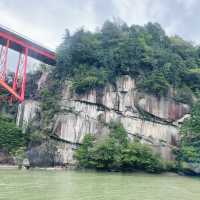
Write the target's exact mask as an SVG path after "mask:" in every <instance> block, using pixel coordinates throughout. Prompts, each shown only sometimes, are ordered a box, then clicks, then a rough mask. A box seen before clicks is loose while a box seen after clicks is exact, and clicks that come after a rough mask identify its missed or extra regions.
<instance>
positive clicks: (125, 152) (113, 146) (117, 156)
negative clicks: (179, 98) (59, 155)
mask: <svg viewBox="0 0 200 200" xmlns="http://www.w3.org/2000/svg"><path fill="white" fill-rule="evenodd" d="M109 126H110V134H109V136H108V137H104V138H101V139H95V138H94V137H93V136H91V135H89V134H88V135H86V136H85V138H84V140H83V144H82V145H81V146H80V148H79V149H78V150H77V151H76V154H75V158H76V159H77V160H78V162H79V165H80V167H84V168H94V169H99V170H117V171H135V170H144V171H147V172H155V173H158V172H161V171H163V170H164V165H163V163H162V161H161V158H160V157H159V156H158V155H155V154H154V153H153V151H152V149H151V148H150V147H148V146H147V145H144V144H141V143H139V142H130V141H128V136H127V133H126V131H125V129H124V128H123V126H122V125H121V124H119V123H116V122H112V123H111V124H110V125H109Z"/></svg>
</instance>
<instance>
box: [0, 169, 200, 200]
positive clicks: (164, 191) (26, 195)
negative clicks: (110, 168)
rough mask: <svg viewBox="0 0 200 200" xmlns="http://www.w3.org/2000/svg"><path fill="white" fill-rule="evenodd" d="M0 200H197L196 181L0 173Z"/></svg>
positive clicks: (199, 184)
mask: <svg viewBox="0 0 200 200" xmlns="http://www.w3.org/2000/svg"><path fill="white" fill-rule="evenodd" d="M0 200H200V178H191V177H182V176H178V175H170V174H168V175H167V174H165V175H152V174H143V173H133V174H121V173H95V172H78V171H36V170H35V171H34V170H33V171H31V170H30V171H25V170H22V171H18V170H0Z"/></svg>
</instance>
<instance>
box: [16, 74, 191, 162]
mask: <svg viewBox="0 0 200 200" xmlns="http://www.w3.org/2000/svg"><path fill="white" fill-rule="evenodd" d="M43 78H44V77H42V79H43ZM39 83H40V84H39V87H41V80H40V81H39ZM65 85H66V86H65V87H64V89H63V91H62V95H61V96H62V98H61V100H60V101H59V106H60V111H59V113H55V115H54V117H53V119H52V123H51V128H52V132H53V135H54V136H56V137H57V138H58V139H59V140H60V142H59V145H58V153H59V160H60V161H61V163H63V164H67V163H71V164H72V163H73V162H74V160H73V151H74V149H76V148H77V146H78V145H80V144H81V142H82V139H83V137H84V135H85V134H86V133H92V134H94V135H97V136H99V137H100V136H101V135H102V134H107V133H108V131H109V130H108V128H107V124H108V123H109V122H110V121H116V120H117V121H120V122H121V123H122V124H123V125H124V127H125V129H126V130H127V132H128V134H129V137H130V139H134V138H138V139H140V140H141V142H143V143H148V144H149V145H151V146H152V147H153V148H154V149H155V151H157V152H159V153H160V154H161V155H162V157H163V158H165V159H167V160H171V159H173V155H172V152H171V150H172V148H173V147H176V145H177V143H178V140H179V123H180V122H181V120H182V119H183V118H185V117H186V116H187V114H188V113H189V111H190V108H189V106H188V105H186V104H182V103H177V102H176V101H174V100H173V96H171V95H169V96H168V97H161V98H159V97H155V96H151V95H148V94H145V93H142V92H140V91H139V90H138V89H137V87H136V84H135V81H134V79H131V78H130V77H129V76H121V77H120V78H119V79H118V80H117V81H116V83H115V85H111V84H108V85H107V86H106V87H105V88H104V89H96V90H91V91H89V92H88V93H86V94H82V95H77V94H75V93H73V92H72V91H71V90H70V83H69V82H66V84H65ZM36 112H41V109H40V102H38V101H34V100H26V101H25V102H24V103H23V104H21V105H19V109H18V117H17V124H18V125H20V126H23V128H24V129H25V128H26V126H27V124H28V123H29V122H30V121H31V120H32V119H34V117H35V115H36ZM36 120H37V119H36ZM39 149H40V148H39V147H34V149H31V152H32V153H33V154H34V152H35V151H40V150H39Z"/></svg>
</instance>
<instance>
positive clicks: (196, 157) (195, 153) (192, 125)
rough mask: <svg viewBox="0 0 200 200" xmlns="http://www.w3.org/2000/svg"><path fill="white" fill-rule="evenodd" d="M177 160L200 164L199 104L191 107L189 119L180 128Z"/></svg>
mask: <svg viewBox="0 0 200 200" xmlns="http://www.w3.org/2000/svg"><path fill="white" fill-rule="evenodd" d="M177 159H178V160H180V161H185V162H194V163H200V102H197V103H196V104H195V105H194V106H193V108H192V112H191V117H190V118H189V119H187V120H185V121H184V123H183V125H182V127H181V145H180V151H179V152H178V156H177Z"/></svg>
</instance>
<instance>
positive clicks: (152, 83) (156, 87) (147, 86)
mask: <svg viewBox="0 0 200 200" xmlns="http://www.w3.org/2000/svg"><path fill="white" fill-rule="evenodd" d="M139 86H140V87H141V88H142V89H143V90H144V91H146V92H147V93H150V94H154V95H157V96H165V95H167V92H168V90H169V83H168V82H167V80H166V79H165V77H164V75H163V74H162V73H160V72H155V73H153V74H151V75H150V76H149V77H148V78H145V79H144V80H143V81H142V82H141V83H140V84H139Z"/></svg>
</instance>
